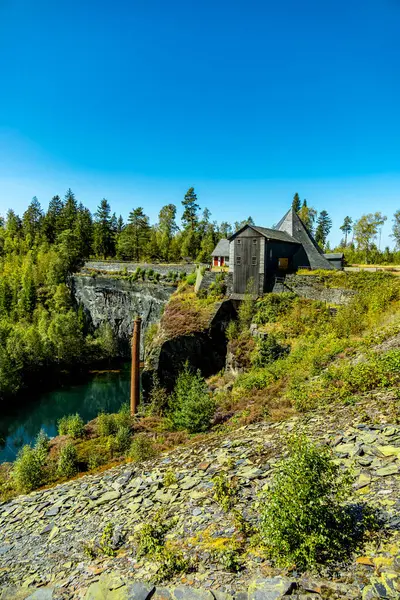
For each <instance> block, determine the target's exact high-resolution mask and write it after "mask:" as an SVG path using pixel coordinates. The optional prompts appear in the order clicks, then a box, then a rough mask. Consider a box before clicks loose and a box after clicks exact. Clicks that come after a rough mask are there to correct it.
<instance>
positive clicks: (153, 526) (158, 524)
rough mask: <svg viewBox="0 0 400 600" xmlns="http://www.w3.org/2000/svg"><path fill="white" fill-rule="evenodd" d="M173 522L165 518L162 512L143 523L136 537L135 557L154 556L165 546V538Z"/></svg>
mask: <svg viewBox="0 0 400 600" xmlns="http://www.w3.org/2000/svg"><path fill="white" fill-rule="evenodd" d="M172 525H173V522H172V521H171V520H168V519H166V518H165V513H164V512H163V511H159V512H157V513H156V514H155V515H153V518H152V519H151V520H149V521H148V522H147V523H144V525H142V527H141V528H140V530H139V531H138V533H137V535H136V544H137V553H136V555H137V557H138V558H141V557H143V556H154V555H155V554H157V553H158V552H159V551H160V550H161V549H162V548H163V546H164V544H165V536H166V534H167V533H168V531H169V530H170V529H171V527H172Z"/></svg>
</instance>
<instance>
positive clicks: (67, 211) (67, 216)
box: [60, 188, 78, 231]
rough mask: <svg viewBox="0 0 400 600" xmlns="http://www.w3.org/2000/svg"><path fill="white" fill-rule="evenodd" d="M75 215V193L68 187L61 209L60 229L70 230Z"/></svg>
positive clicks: (76, 208)
mask: <svg viewBox="0 0 400 600" xmlns="http://www.w3.org/2000/svg"><path fill="white" fill-rule="evenodd" d="M77 215H78V202H77V201H76V198H75V194H74V193H73V191H72V190H71V188H68V190H67V193H66V194H65V198H64V204H63V207H62V210H61V216H60V222H61V230H62V231H65V230H66V229H71V231H72V230H73V228H74V224H75V219H76V217H77Z"/></svg>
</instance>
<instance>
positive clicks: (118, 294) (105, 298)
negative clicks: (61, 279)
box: [70, 275, 176, 355]
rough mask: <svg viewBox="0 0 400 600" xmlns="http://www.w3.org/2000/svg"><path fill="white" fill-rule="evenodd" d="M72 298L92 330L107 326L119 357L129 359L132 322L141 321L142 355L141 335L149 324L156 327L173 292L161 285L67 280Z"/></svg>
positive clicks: (97, 279)
mask: <svg viewBox="0 0 400 600" xmlns="http://www.w3.org/2000/svg"><path fill="white" fill-rule="evenodd" d="M70 285H71V289H72V294H73V296H74V298H75V301H76V302H77V304H81V305H82V306H83V308H84V310H85V313H86V315H87V317H88V318H89V320H90V323H91V325H92V326H93V328H94V329H97V328H98V327H99V326H100V325H101V324H102V323H104V322H107V323H109V324H110V325H111V327H112V329H113V331H114V333H115V335H116V336H117V339H118V341H119V343H120V352H121V354H122V355H129V343H130V339H131V336H132V329H133V319H134V317H135V316H136V315H139V316H140V317H141V318H142V336H141V344H142V355H143V341H144V334H145V332H146V330H147V328H148V327H149V325H151V324H152V323H158V321H159V320H160V317H161V314H162V310H163V307H164V306H165V304H166V303H167V302H168V300H169V298H170V296H171V294H173V292H174V291H175V289H176V288H175V287H174V286H173V285H168V284H165V283H150V282H131V281H127V280H125V279H111V278H107V277H84V276H82V275H74V276H73V277H72V278H71V282H70Z"/></svg>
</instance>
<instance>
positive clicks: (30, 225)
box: [22, 196, 43, 243]
mask: <svg viewBox="0 0 400 600" xmlns="http://www.w3.org/2000/svg"><path fill="white" fill-rule="evenodd" d="M42 221H43V211H42V208H41V206H40V203H39V200H38V199H37V198H36V196H34V197H33V198H32V202H31V203H30V205H29V206H28V208H27V209H26V211H25V212H24V214H23V216H22V228H23V232H24V236H25V237H29V238H30V240H31V243H34V240H35V237H36V236H37V235H38V234H39V232H40V227H41V225H42Z"/></svg>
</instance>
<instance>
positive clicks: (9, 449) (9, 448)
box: [0, 363, 130, 463]
mask: <svg viewBox="0 0 400 600" xmlns="http://www.w3.org/2000/svg"><path fill="white" fill-rule="evenodd" d="M129 389H130V364H129V363H124V364H123V365H121V366H119V368H118V369H114V370H110V371H98V372H93V373H91V374H89V375H88V377H87V378H85V380H84V381H83V382H80V383H79V384H77V385H69V386H65V387H62V388H59V389H56V390H53V391H49V392H45V393H43V394H41V395H38V396H36V397H34V398H32V399H30V400H29V402H26V401H25V402H23V400H18V402H17V401H16V400H15V401H14V403H13V404H12V405H10V406H9V407H8V408H4V409H2V415H1V419H0V463H3V462H7V461H13V460H14V459H15V458H16V456H17V454H18V451H19V449H20V448H21V447H22V446H23V445H24V444H31V443H32V442H33V441H34V440H35V438H36V436H37V434H38V433H39V431H40V429H41V428H43V429H44V430H45V432H46V433H47V434H48V435H49V436H50V437H53V436H55V435H56V434H57V421H58V420H59V419H60V418H61V417H62V416H64V415H69V414H75V413H78V414H80V415H81V417H82V418H83V420H84V421H85V422H88V421H90V420H91V419H93V418H94V417H96V416H97V415H98V414H99V412H102V411H103V412H116V411H117V410H118V409H119V408H120V406H121V405H122V404H123V403H124V402H129Z"/></svg>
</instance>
